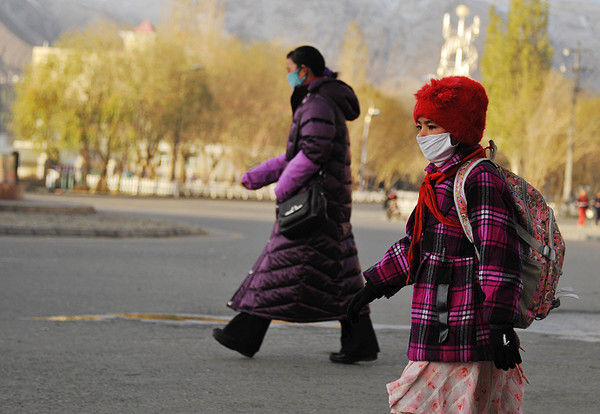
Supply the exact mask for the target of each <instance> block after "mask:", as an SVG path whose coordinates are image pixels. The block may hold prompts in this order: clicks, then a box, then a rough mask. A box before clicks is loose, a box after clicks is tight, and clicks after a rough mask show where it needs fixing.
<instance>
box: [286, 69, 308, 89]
mask: <svg viewBox="0 0 600 414" xmlns="http://www.w3.org/2000/svg"><path fill="white" fill-rule="evenodd" d="M298 72H300V69H298V70H297V71H296V72H290V73H288V75H287V81H288V83H289V84H290V87H291V88H292V89H294V88H295V87H296V86H298V85H302V82H304V79H306V75H305V76H303V77H302V79H300V76H299V75H298Z"/></svg>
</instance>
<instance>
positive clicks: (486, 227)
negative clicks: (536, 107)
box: [348, 77, 524, 414]
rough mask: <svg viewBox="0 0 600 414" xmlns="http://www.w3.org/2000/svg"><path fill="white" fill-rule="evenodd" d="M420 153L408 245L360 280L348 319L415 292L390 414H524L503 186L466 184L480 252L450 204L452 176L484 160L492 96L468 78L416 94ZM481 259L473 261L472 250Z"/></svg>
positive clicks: (515, 249) (508, 207) (509, 207)
mask: <svg viewBox="0 0 600 414" xmlns="http://www.w3.org/2000/svg"><path fill="white" fill-rule="evenodd" d="M415 96H416V99H417V102H416V105H415V108H414V112H413V118H414V121H415V124H416V126H417V130H418V135H417V143H418V144H419V146H420V148H421V150H422V152H423V155H424V156H425V158H426V159H427V160H429V162H430V163H429V165H428V166H427V167H426V168H425V171H426V173H427V174H426V177H425V179H424V181H423V184H422V185H421V189H420V191H419V201H418V204H417V207H416V208H415V210H414V211H413V213H412V215H411V217H410V218H409V221H408V222H407V226H406V237H404V238H403V239H401V240H400V241H398V242H397V243H395V244H394V245H393V246H392V247H391V248H390V249H389V250H388V251H387V253H386V254H385V255H384V257H383V259H382V260H381V261H380V262H379V263H377V264H375V265H374V266H372V267H371V268H370V269H369V270H367V271H366V272H365V273H364V276H365V278H366V279H367V283H366V285H365V287H364V288H363V289H362V290H361V291H360V292H359V293H358V294H357V295H356V296H355V297H354V298H353V300H352V301H351V303H350V306H349V308H348V318H349V319H351V320H352V319H353V318H355V317H356V315H358V313H359V312H360V310H361V309H362V307H363V306H364V305H365V304H367V303H369V302H371V301H373V300H374V299H376V298H380V297H382V296H384V295H385V296H386V297H388V298H389V297H391V296H393V295H394V294H395V293H396V292H398V291H399V290H400V289H401V288H403V287H405V286H408V285H413V299H412V313H411V314H412V322H411V331H410V340H409V345H408V359H409V363H408V365H407V366H406V368H405V370H404V372H403V373H402V375H401V377H400V378H399V379H398V380H396V381H393V382H391V383H390V384H388V385H387V388H388V392H389V403H390V408H391V412H392V413H428V414H431V413H459V412H460V413H463V412H464V413H520V412H521V410H520V405H521V401H522V397H523V389H524V385H523V377H522V373H521V370H520V367H519V366H517V365H518V364H520V363H521V356H520V354H519V338H518V337H517V335H516V333H515V331H514V329H513V324H514V323H515V322H516V321H517V319H518V317H519V314H520V313H519V307H518V302H519V298H520V296H521V290H522V282H521V278H520V271H521V269H520V261H519V248H520V246H519V240H518V238H517V233H516V231H515V228H514V226H513V225H512V221H511V217H512V211H513V202H512V199H511V195H510V193H509V191H508V189H507V186H506V184H505V182H504V180H503V179H502V178H501V177H500V176H499V174H498V171H497V170H496V168H495V167H494V166H493V165H492V164H491V163H487V162H483V163H480V164H478V165H477V166H476V167H475V168H474V169H473V171H472V172H471V173H470V174H469V176H468V178H467V179H466V181H465V192H466V197H467V200H468V202H467V205H468V218H469V221H470V222H471V225H472V227H473V234H474V240H475V242H474V244H471V243H470V242H469V241H468V239H467V237H466V236H465V234H464V232H463V230H462V228H461V225H460V222H459V219H458V216H457V212H456V208H455V203H454V197H453V191H454V190H453V184H454V175H455V173H456V171H457V169H458V168H459V166H460V165H461V164H462V163H464V162H465V161H466V160H467V159H471V158H475V157H484V156H485V151H484V149H483V148H482V147H481V146H480V145H479V142H480V140H481V138H482V136H483V130H484V128H485V117H486V111H487V105H488V98H487V94H486V92H485V90H484V88H483V86H482V85H481V84H479V83H478V82H475V81H474V80H471V79H469V78H466V77H448V78H442V79H440V80H431V82H430V83H428V84H426V85H425V86H423V87H422V88H421V89H420V90H419V91H418V92H417V93H416V95H415ZM475 249H476V250H477V252H478V254H477V253H476V250H475Z"/></svg>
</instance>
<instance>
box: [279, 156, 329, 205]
mask: <svg viewBox="0 0 600 414" xmlns="http://www.w3.org/2000/svg"><path fill="white" fill-rule="evenodd" d="M319 168H320V166H319V164H315V163H314V162H312V161H311V160H309V159H308V158H306V155H304V153H303V152H302V151H298V153H297V154H296V156H295V157H294V158H292V160H291V161H290V162H289V163H288V165H287V166H286V167H285V169H284V170H283V172H282V173H281V177H279V180H278V181H277V186H276V187H275V195H276V196H277V199H278V200H279V201H284V200H287V199H288V198H290V197H291V196H292V195H293V194H294V193H295V192H296V191H298V189H300V187H302V186H303V185H304V184H306V182H307V181H308V179H309V178H310V177H312V176H313V175H315V174H316V173H317V171H319Z"/></svg>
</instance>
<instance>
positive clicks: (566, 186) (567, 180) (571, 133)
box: [560, 42, 591, 214]
mask: <svg viewBox="0 0 600 414" xmlns="http://www.w3.org/2000/svg"><path fill="white" fill-rule="evenodd" d="M583 51H585V52H588V53H591V50H590V49H582V48H581V42H577V47H576V48H574V49H570V48H565V49H563V51H562V53H563V55H564V56H570V55H571V54H573V56H574V59H575V60H574V63H573V67H572V68H567V67H566V66H565V65H561V67H560V71H561V72H563V73H565V72H566V71H567V69H570V70H572V71H573V73H574V74H575V80H574V81H573V96H572V98H571V121H570V124H569V130H568V141H567V143H568V144H567V160H566V162H565V176H564V183H563V196H562V202H563V209H564V212H565V214H566V212H567V211H568V208H569V204H570V202H571V195H572V193H573V145H574V137H575V126H576V125H575V121H576V109H577V95H578V93H579V78H580V73H581V71H582V70H586V68H582V67H581V52H583Z"/></svg>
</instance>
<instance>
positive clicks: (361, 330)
mask: <svg viewBox="0 0 600 414" xmlns="http://www.w3.org/2000/svg"><path fill="white" fill-rule="evenodd" d="M270 324H271V319H267V318H261V317H259V316H254V315H250V314H248V313H240V314H238V315H236V316H235V317H234V318H233V319H232V320H231V321H229V323H228V324H227V326H225V328H224V329H223V331H224V332H225V333H226V334H227V335H228V336H229V337H231V338H232V339H233V340H235V341H236V342H237V343H238V344H239V345H240V346H242V347H243V348H244V349H245V350H247V351H249V352H258V350H259V349H260V346H261V345H262V342H263V339H264V337H265V335H266V333H267V329H269V325H270ZM340 324H341V325H342V336H341V343H342V348H341V351H340V352H343V353H345V354H348V355H359V356H362V355H373V354H377V353H378V352H379V344H378V343H377V337H376V336H375V331H374V330H373V324H372V323H371V318H370V317H369V315H363V316H361V317H360V319H359V321H358V322H357V323H351V322H348V321H347V320H345V319H344V320H341V321H340Z"/></svg>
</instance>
